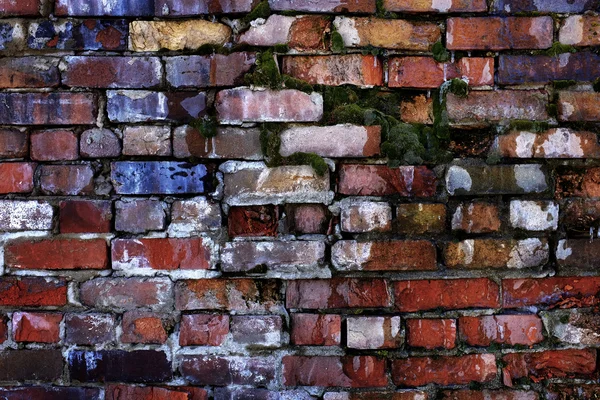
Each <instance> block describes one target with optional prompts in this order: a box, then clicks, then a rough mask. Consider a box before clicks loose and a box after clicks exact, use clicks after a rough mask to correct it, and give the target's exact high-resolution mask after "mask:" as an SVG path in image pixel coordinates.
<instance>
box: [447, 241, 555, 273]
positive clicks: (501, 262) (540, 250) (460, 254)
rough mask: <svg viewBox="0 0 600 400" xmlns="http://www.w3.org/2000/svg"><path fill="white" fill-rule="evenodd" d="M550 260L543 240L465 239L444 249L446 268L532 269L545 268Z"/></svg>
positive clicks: (546, 243) (545, 242)
mask: <svg viewBox="0 0 600 400" xmlns="http://www.w3.org/2000/svg"><path fill="white" fill-rule="evenodd" d="M549 257H550V249H549V247H548V241H547V240H546V239H538V238H527V239H523V240H515V239H467V240H463V241H461V242H451V243H448V244H446V246H445V247H444V263H445V264H446V266H447V267H448V268H465V269H488V268H509V269H521V268H534V267H540V266H543V265H545V264H546V263H547V262H548V260H549Z"/></svg>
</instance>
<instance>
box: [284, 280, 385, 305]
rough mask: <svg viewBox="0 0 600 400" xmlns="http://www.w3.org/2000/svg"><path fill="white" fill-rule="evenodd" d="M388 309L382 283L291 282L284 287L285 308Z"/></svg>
mask: <svg viewBox="0 0 600 400" xmlns="http://www.w3.org/2000/svg"><path fill="white" fill-rule="evenodd" d="M390 305H391V298H390V295H389V293H388V284H387V282H386V281H384V280H382V279H353V278H333V279H330V280H295V281H291V282H290V283H289V284H288V288H287V292H286V307H287V308H305V309H330V308H378V307H389V306H390Z"/></svg>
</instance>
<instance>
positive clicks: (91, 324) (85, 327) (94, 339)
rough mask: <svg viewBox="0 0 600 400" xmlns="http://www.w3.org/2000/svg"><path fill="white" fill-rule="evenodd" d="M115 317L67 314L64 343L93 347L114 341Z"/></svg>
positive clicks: (108, 315) (109, 315)
mask: <svg viewBox="0 0 600 400" xmlns="http://www.w3.org/2000/svg"><path fill="white" fill-rule="evenodd" d="M114 326H115V317H114V316H113V315H111V314H67V316H66V317H65V335H66V336H65V342H66V343H68V344H79V345H86V346H94V345H97V344H102V343H107V342H110V341H113V340H114V339H115V334H114Z"/></svg>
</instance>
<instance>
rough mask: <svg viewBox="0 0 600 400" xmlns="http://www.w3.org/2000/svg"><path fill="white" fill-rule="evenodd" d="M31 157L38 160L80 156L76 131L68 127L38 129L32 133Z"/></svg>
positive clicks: (76, 157) (57, 159)
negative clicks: (67, 128)
mask: <svg viewBox="0 0 600 400" xmlns="http://www.w3.org/2000/svg"><path fill="white" fill-rule="evenodd" d="M30 140H31V150H30V151H31V159H32V160H37V161H69V160H77V159H78V158H79V143H78V140H77V135H76V134H75V132H73V131H71V130H66V129H53V130H46V131H36V132H33V133H32V134H31V135H30Z"/></svg>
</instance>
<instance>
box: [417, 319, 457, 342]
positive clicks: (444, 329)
mask: <svg viewBox="0 0 600 400" xmlns="http://www.w3.org/2000/svg"><path fill="white" fill-rule="evenodd" d="M406 329H407V334H406V342H407V343H408V345H409V346H412V347H423V348H425V349H429V350H432V349H436V348H445V349H453V348H454V347H455V346H456V320H454V319H434V318H428V319H408V320H406Z"/></svg>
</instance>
